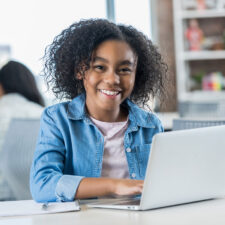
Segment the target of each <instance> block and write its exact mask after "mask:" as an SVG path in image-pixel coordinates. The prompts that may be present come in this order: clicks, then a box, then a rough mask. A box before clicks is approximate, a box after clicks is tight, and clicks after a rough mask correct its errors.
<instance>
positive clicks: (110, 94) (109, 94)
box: [99, 89, 121, 97]
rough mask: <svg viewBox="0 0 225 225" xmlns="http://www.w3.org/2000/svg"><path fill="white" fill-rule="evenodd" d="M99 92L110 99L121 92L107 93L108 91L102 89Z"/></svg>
mask: <svg viewBox="0 0 225 225" xmlns="http://www.w3.org/2000/svg"><path fill="white" fill-rule="evenodd" d="M99 91H100V92H101V93H103V94H105V95H107V96H112V97H113V96H116V95H118V94H120V92H121V91H109V90H104V89H100V90H99Z"/></svg>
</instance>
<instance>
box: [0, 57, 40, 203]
mask: <svg viewBox="0 0 225 225" xmlns="http://www.w3.org/2000/svg"><path fill="white" fill-rule="evenodd" d="M43 108H44V101H43V98H42V96H41V94H40V92H39V91H38V88H37V85H36V82H35V78H34V76H33V74H32V73H31V71H30V70H29V69H28V68H27V67H26V66H25V65H23V64H21V63H19V62H16V61H9V62H8V63H7V64H6V65H5V66H3V67H2V69H1V70H0V152H1V151H2V145H3V142H4V137H5V134H6V132H7V130H8V127H9V124H10V121H11V119H12V118H40V116H41V113H42V111H43ZM6 187H7V185H6V181H4V178H3V176H2V174H1V171H0V200H2V199H6V200H8V199H10V196H8V195H10V190H9V188H8V189H7V188H6Z"/></svg>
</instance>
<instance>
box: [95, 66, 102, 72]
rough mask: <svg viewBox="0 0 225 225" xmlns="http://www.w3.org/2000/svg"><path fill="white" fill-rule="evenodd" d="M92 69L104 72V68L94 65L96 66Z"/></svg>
mask: <svg viewBox="0 0 225 225" xmlns="http://www.w3.org/2000/svg"><path fill="white" fill-rule="evenodd" d="M94 69H96V70H100V71H103V70H104V66H101V65H96V66H94Z"/></svg>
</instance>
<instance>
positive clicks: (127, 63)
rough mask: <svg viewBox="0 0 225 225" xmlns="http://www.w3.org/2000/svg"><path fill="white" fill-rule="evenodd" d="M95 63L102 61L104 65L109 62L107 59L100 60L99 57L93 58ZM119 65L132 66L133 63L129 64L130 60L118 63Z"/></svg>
mask: <svg viewBox="0 0 225 225" xmlns="http://www.w3.org/2000/svg"><path fill="white" fill-rule="evenodd" d="M96 61H103V62H106V63H108V62H109V61H108V60H107V59H105V58H102V57H100V56H96V57H94V59H93V62H96ZM120 65H128V66H134V65H135V63H133V62H131V61H130V60H124V61H122V62H121V63H120Z"/></svg>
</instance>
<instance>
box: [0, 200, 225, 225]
mask: <svg viewBox="0 0 225 225" xmlns="http://www.w3.org/2000/svg"><path fill="white" fill-rule="evenodd" d="M59 224H60V225H61V224H62V225H70V224H71V225H72V224H73V225H74V224H76V225H102V224H104V225H111V224H113V225H120V224H121V225H128V224H129V225H162V224H163V225H164V224H166V225H178V224H179V225H212V224H213V225H214V224H215V225H224V224H225V199H219V200H209V201H203V202H197V203H192V204H185V205H180V206H173V207H167V208H162V209H155V210H149V211H126V210H110V209H87V208H86V207H85V206H82V210H81V211H78V212H70V213H58V214H46V215H35V216H21V217H2V218H0V225H59Z"/></svg>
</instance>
